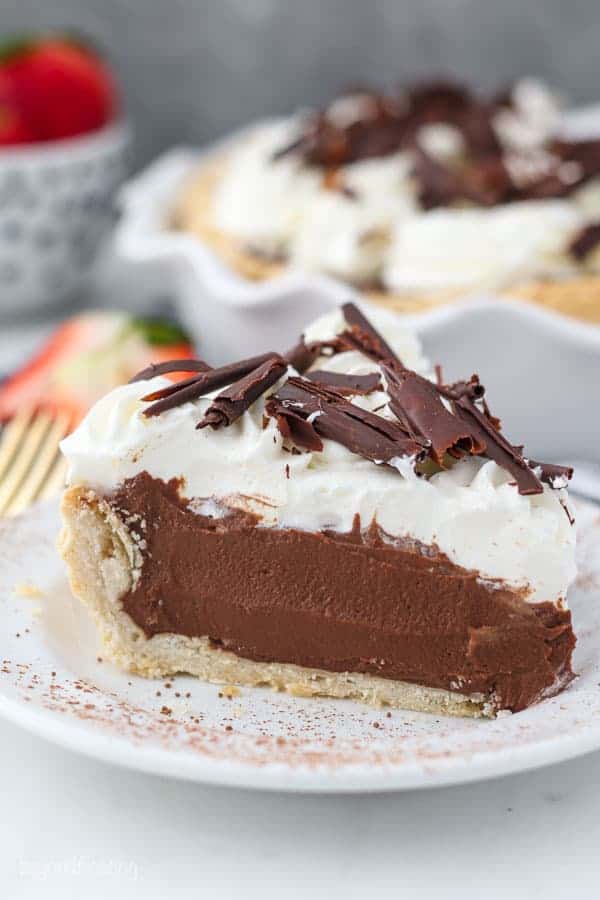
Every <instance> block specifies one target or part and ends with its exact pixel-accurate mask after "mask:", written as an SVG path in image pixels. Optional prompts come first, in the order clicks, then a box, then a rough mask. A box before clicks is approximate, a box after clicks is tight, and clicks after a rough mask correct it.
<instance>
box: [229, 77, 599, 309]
mask: <svg viewBox="0 0 600 900" xmlns="http://www.w3.org/2000/svg"><path fill="white" fill-rule="evenodd" d="M510 99H511V105H510V106H508V105H507V106H506V107H502V106H500V107H499V109H498V112H497V113H496V114H495V116H494V118H493V123H492V124H493V128H494V131H495V133H496V135H497V137H498V139H499V141H500V144H501V146H502V149H503V154H504V162H505V165H506V167H507V169H508V171H509V172H510V174H511V176H512V177H513V178H514V181H515V183H516V184H521V183H523V182H527V181H528V180H531V178H532V177H533V176H534V175H535V174H536V173H537V174H538V175H539V174H542V173H544V172H545V170H546V169H547V168H548V167H552V166H556V159H555V158H554V157H552V156H551V155H550V154H549V153H548V152H547V151H546V150H544V149H543V148H544V146H545V144H546V142H547V141H549V140H550V139H551V138H552V137H553V135H555V134H556V133H557V130H558V128H559V125H560V104H559V102H558V98H557V97H556V95H555V94H554V93H552V92H551V91H549V90H548V88H547V87H546V86H545V85H544V84H543V83H541V82H539V81H537V80H536V79H532V78H524V79H522V80H520V81H519V82H517V83H516V84H515V86H514V87H513V89H512V92H511V97H510ZM373 104H374V99H373V97H372V96H371V95H369V94H368V93H357V94H354V95H352V94H351V95H346V96H343V97H340V98H338V100H336V101H335V102H334V103H333V104H332V105H331V106H330V107H329V110H328V111H327V117H328V119H329V120H330V121H334V122H335V123H336V124H338V125H341V126H348V125H351V124H352V122H354V121H355V120H359V119H361V118H363V119H364V118H368V116H369V109H370V108H371V107H373ZM373 108H374V107H373ZM302 123H303V119H302V117H301V116H296V117H292V118H290V119H287V120H284V121H278V122H276V123H269V124H267V125H262V126H259V127H258V128H257V129H255V130H254V131H253V132H252V133H251V134H250V135H249V136H246V137H245V138H243V139H242V140H241V141H240V142H239V144H238V145H237V146H235V147H234V148H233V149H232V150H231V152H230V154H229V156H228V158H227V161H226V167H225V171H224V173H223V176H222V178H221V180H220V182H219V185H218V186H217V188H216V190H215V193H214V197H213V211H212V212H213V217H214V222H215V225H216V226H217V227H218V228H220V229H221V230H222V231H224V232H225V233H227V234H230V235H231V236H233V237H234V238H236V239H237V240H239V241H241V242H242V243H243V244H244V245H245V246H246V247H247V248H248V249H249V250H250V251H252V252H255V253H258V254H264V255H266V256H268V257H271V258H279V259H284V260H285V261H286V263H287V264H288V265H289V266H290V267H292V268H298V269H302V270H304V271H307V270H308V271H322V272H326V273H328V274H331V275H333V276H335V277H338V278H341V279H343V280H346V281H349V282H351V283H353V284H356V285H358V286H363V287H364V286H367V287H369V286H374V285H378V284H381V285H382V286H383V287H384V288H385V289H387V290H390V291H393V292H395V293H398V294H403V293H407V294H414V293H417V294H418V293H419V292H428V291H432V290H433V291H435V290H439V289H442V290H444V289H450V290H475V289H504V288H506V287H507V286H510V285H511V284H514V283H516V282H517V281H518V280H520V279H523V278H525V279H530V278H531V279H535V278H544V277H552V276H555V275H556V274H559V275H562V276H565V275H570V274H571V275H572V274H574V273H576V272H577V271H578V270H579V267H580V265H581V263H580V262H578V261H577V260H576V259H574V258H573V257H572V256H571V255H570V254H569V252H568V249H569V246H570V244H571V242H572V241H573V239H574V238H575V236H576V235H577V233H578V232H579V231H580V230H581V229H582V228H583V227H584V226H585V225H586V224H587V223H589V222H592V221H596V220H598V219H600V192H599V191H598V190H588V191H584V193H583V195H581V196H582V197H583V200H581V199H580V193H579V192H574V193H573V194H572V195H571V196H569V197H568V198H564V199H561V200H529V201H525V202H519V203H511V204H509V205H508V206H506V207H491V208H488V207H476V208H474V209H473V208H470V209H469V210H468V211H465V210H464V209H462V208H456V207H446V208H444V209H443V210H433V211H432V212H427V211H424V210H422V209H421V208H420V207H419V203H418V200H417V185H416V183H415V180H414V178H413V175H412V155H411V153H410V152H408V151H406V152H400V153H396V154H393V155H390V156H377V157H373V158H368V159H363V160H360V161H358V162H353V163H350V164H347V165H341V166H340V167H339V168H337V169H336V170H335V179H334V180H333V183H328V179H327V178H326V177H325V175H324V172H323V170H321V169H319V168H317V167H312V166H309V165H307V164H305V163H304V162H303V160H302V158H301V156H298V155H296V154H294V153H288V154H284V155H283V156H281V155H278V153H279V151H281V150H282V149H284V148H285V147H287V146H289V145H290V144H292V143H293V141H294V139H295V138H296V137H297V136H298V134H299V133H300V131H301V127H302ZM416 139H417V142H418V143H419V145H420V146H421V147H422V149H424V150H425V151H426V152H427V153H428V154H429V155H430V156H431V157H432V158H434V159H436V160H438V161H439V162H441V163H443V164H446V163H450V164H451V165H452V164H453V163H455V162H456V161H460V160H461V159H463V157H464V154H465V151H466V147H465V139H464V137H463V135H462V134H461V133H460V131H459V130H458V129H457V128H456V127H455V126H453V125H451V124H447V123H443V122H432V123H431V124H426V125H423V126H421V127H420V129H419V131H418V133H417V135H416ZM579 169H580V167H579V166H578V164H576V163H573V162H566V163H564V164H563V165H562V166H560V167H559V170H558V171H559V177H560V178H561V179H562V180H564V182H565V184H568V183H570V182H573V183H574V182H576V181H577V180H578V179H579V177H580V175H581V172H580V171H579ZM585 265H586V267H587V268H588V269H589V270H593V271H596V270H597V269H598V255H597V254H592V255H591V256H590V258H589V259H586V260H585ZM434 270H435V271H434Z"/></svg>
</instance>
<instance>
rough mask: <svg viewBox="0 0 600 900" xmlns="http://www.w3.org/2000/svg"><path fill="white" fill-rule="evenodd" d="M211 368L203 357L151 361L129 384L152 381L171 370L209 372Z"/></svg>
mask: <svg viewBox="0 0 600 900" xmlns="http://www.w3.org/2000/svg"><path fill="white" fill-rule="evenodd" d="M210 368H211V367H210V366H209V365H208V363H205V362H204V361H203V360H201V359H168V360H167V361H166V362H162V363H151V364H150V365H149V366H147V368H145V369H142V370H141V372H138V373H137V375H134V376H133V378H130V379H129V384H133V383H134V382H135V381H150V379H151V378H156V376H157V375H167V374H168V373H169V372H209V371H210Z"/></svg>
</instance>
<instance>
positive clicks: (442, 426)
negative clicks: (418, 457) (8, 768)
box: [382, 363, 486, 467]
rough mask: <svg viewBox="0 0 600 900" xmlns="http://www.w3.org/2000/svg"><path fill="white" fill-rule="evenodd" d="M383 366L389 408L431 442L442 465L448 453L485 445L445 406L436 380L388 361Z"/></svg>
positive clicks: (477, 450) (478, 449)
mask: <svg viewBox="0 0 600 900" xmlns="http://www.w3.org/2000/svg"><path fill="white" fill-rule="evenodd" d="M382 368H383V372H384V375H385V378H386V381H387V387H388V394H389V397H390V409H391V410H392V412H393V413H394V414H395V415H396V416H397V418H398V420H399V421H400V422H401V423H402V424H403V425H404V426H405V428H407V430H410V431H411V432H412V433H413V434H415V435H416V436H418V437H419V438H420V439H421V440H422V441H424V442H427V443H429V444H430V445H431V446H430V451H429V452H430V455H431V457H432V459H433V460H434V462H436V463H437V464H438V465H439V466H441V467H444V459H445V456H446V453H450V455H451V456H455V457H460V456H462V454H464V453H481V452H482V451H483V450H484V449H485V446H486V445H485V442H482V441H481V440H480V436H479V435H478V434H477V433H474V432H473V430H472V429H470V428H469V427H467V426H466V423H465V422H464V421H461V420H459V419H458V418H457V417H456V416H455V415H453V414H452V413H451V412H449V411H448V410H447V409H446V407H445V406H444V404H443V403H442V400H441V398H440V394H439V390H438V388H437V386H436V385H435V384H433V383H432V382H431V381H428V380H427V379H426V378H423V377H421V375H417V373H416V372H413V371H411V370H410V369H401V370H399V371H398V370H397V369H396V368H394V367H392V366H389V365H386V364H385V363H384V364H383V366H382Z"/></svg>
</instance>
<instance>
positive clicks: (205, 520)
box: [61, 304, 575, 715]
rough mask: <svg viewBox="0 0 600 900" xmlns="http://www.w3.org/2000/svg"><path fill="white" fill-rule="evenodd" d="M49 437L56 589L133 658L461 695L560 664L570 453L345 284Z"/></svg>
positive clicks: (418, 703)
mask: <svg viewBox="0 0 600 900" xmlns="http://www.w3.org/2000/svg"><path fill="white" fill-rule="evenodd" d="M373 321H374V322H375V324H377V321H378V317H377V316H375V317H374V320H373ZM171 371H177V372H179V373H181V372H182V371H184V372H189V377H187V378H185V380H183V381H179V382H178V383H176V384H173V382H171V381H169V380H168V379H167V378H165V377H163V376H164V374H165V373H168V372H171ZM63 451H64V454H65V456H66V457H67V459H68V461H69V466H70V475H69V484H70V486H69V487H68V489H67V490H66V492H65V495H64V499H63V506H62V509H63V522H64V527H63V532H62V537H61V549H62V553H63V556H64V559H65V561H66V563H67V566H68V569H69V575H70V579H71V584H72V588H73V591H74V593H75V595H76V596H77V597H79V598H80V599H81V600H82V601H83V602H84V603H85V604H86V605H87V606H88V607H89V609H90V611H91V612H92V614H93V616H94V618H95V620H96V622H97V624H98V626H99V628H100V631H101V633H102V637H103V640H104V643H105V645H106V653H107V655H108V656H109V657H110V658H111V659H113V660H114V661H115V662H116V663H117V664H118V665H120V666H122V667H124V668H126V669H128V670H130V671H133V672H138V673H140V674H143V675H147V676H150V677H158V676H166V675H171V674H175V673H177V672H188V673H192V674H194V675H197V676H198V677H200V678H202V679H205V680H207V681H212V682H219V683H238V684H244V685H270V686H272V687H274V688H276V689H278V690H286V691H289V692H291V693H295V694H300V695H302V696H311V695H315V696H330V697H351V698H354V699H357V700H361V701H364V702H367V703H371V704H390V705H393V706H398V707H404V708H409V709H417V710H425V711H435V712H443V713H452V714H464V715H494V714H495V713H496V712H498V711H499V710H512V711H517V710H521V709H523V708H525V707H527V706H529V705H530V704H532V703H535V702H536V701H538V700H540V699H541V698H544V697H548V696H551V695H552V694H555V693H557V692H558V691H560V690H561V689H562V688H563V687H564V686H565V685H567V684H568V683H569V681H570V680H571V679H572V677H573V675H572V671H571V666H570V660H571V653H572V650H573V647H574V644H575V638H574V635H573V631H572V627H571V618H570V613H569V611H568V610H567V608H566V593H567V588H568V587H569V584H570V583H571V581H572V579H573V577H574V574H575V564H574V544H575V530H574V527H573V518H572V515H571V512H570V509H569V505H568V500H567V496H566V490H565V487H566V484H567V482H568V479H569V477H570V472H569V470H567V469H563V468H561V467H557V466H550V465H544V464H542V463H537V462H533V461H531V460H528V459H526V458H525V457H524V456H523V455H522V452H521V448H519V447H515V446H513V445H512V444H511V443H510V442H509V441H508V440H507V439H506V438H505V437H504V436H503V435H502V433H501V431H500V423H499V422H498V420H497V419H496V418H495V417H494V416H493V415H492V413H491V412H490V410H489V407H488V405H487V402H486V399H485V397H484V389H483V387H482V385H481V384H480V382H479V380H478V379H477V377H476V376H472V377H471V378H470V379H469V380H468V381H463V382H458V383H455V384H445V383H443V381H442V378H441V373H440V372H439V370H438V373H437V376H436V377H433V376H432V374H431V372H430V371H429V367H428V363H427V361H426V360H425V359H424V358H423V357H422V355H421V352H420V348H419V346H418V343H417V342H416V340H415V338H414V337H412V336H411V335H410V334H408V333H406V332H404V331H402V330H401V329H400V328H399V327H398V326H394V327H390V328H387V330H386V339H384V338H383V337H382V336H381V335H380V334H379V333H378V332H377V331H376V330H375V328H374V327H373V325H372V324H371V323H370V322H368V321H367V320H366V319H365V318H364V317H363V315H362V314H361V312H360V311H359V310H358V309H357V308H356V307H354V306H352V305H350V304H348V305H346V306H345V307H343V308H342V309H341V310H339V311H338V312H336V313H334V314H332V315H330V316H327V317H325V318H323V319H321V320H319V321H318V322H317V323H315V324H314V325H313V326H311V327H310V328H309V329H308V330H307V332H306V333H305V335H304V336H303V339H302V340H301V341H300V343H299V344H298V345H297V346H296V347H294V348H293V349H292V350H290V351H288V352H287V353H285V354H278V353H275V352H274V353H267V354H263V355H262V356H259V357H255V358H253V359H247V360H241V361H239V362H235V363H232V364H231V365H228V366H224V367H221V368H217V369H213V368H210V367H209V366H208V365H206V364H205V363H202V362H200V361H198V360H193V361H188V362H186V361H181V360H178V361H174V362H173V363H172V364H170V363H163V364H161V365H159V366H154V367H150V369H148V370H145V371H144V372H142V373H140V374H139V376H137V378H136V379H135V380H134V381H133V382H132V383H130V384H128V385H125V386H123V387H120V388H117V389H116V390H114V391H113V392H112V393H110V394H108V395H107V396H106V397H105V398H104V399H103V400H101V401H100V402H99V403H97V404H96V406H95V407H94V408H93V409H92V410H91V412H90V413H89V414H88V416H87V417H86V418H85V420H84V421H83V422H82V424H81V425H80V426H79V428H78V429H77V431H75V432H74V434H72V435H71V436H70V437H69V438H67V439H66V440H65V441H64V442H63Z"/></svg>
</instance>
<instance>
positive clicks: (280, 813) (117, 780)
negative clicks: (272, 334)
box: [0, 278, 600, 900]
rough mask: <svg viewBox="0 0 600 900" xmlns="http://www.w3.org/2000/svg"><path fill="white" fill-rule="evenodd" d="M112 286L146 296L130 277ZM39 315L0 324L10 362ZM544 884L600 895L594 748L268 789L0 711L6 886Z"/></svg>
mask: <svg viewBox="0 0 600 900" xmlns="http://www.w3.org/2000/svg"><path fill="white" fill-rule="evenodd" d="M110 295H111V303H112V304H113V305H115V304H118V303H120V302H121V301H122V300H123V301H128V305H132V306H134V307H136V308H137V309H138V310H139V309H143V301H139V299H138V302H135V303H132V280H131V279H123V278H122V279H121V281H120V284H117V287H116V288H115V281H114V279H113V281H112V288H111V290H110ZM138 298H139V291H138ZM98 302H101V300H99V299H98V297H97V296H94V303H98ZM124 305H125V303H124ZM48 327H50V326H49V323H48V322H46V323H44V322H43V321H42V322H40V323H37V324H34V325H33V326H31V325H22V324H17V325H15V326H14V327H10V328H9V327H7V326H4V327H3V328H2V334H1V335H0V364H1V363H4V366H3V367H2V368H4V371H6V370H7V368H9V364H10V365H14V364H16V363H17V362H19V361H20V360H22V359H24V358H25V354H26V352H29V349H30V347H32V346H33V345H34V344H35V343H36V342H37V341H38V340H39V337H40V335H41V334H42V333H43V332H44V331H45V330H46V329H47V328H48ZM384 891H385V894H384V893H383V892H384ZM538 895H539V896H540V898H543V900H554V898H557V900H565V898H569V900H571V898H573V900H575V898H576V900H587V898H590V900H591V898H593V900H597V898H600V753H597V754H593V755H590V756H588V757H585V758H583V759H581V760H578V761H575V762H571V763H566V764H563V765H560V766H554V767H551V768H548V769H544V770H540V771H538V772H533V773H529V774H525V775H520V776H516V777H510V778H506V779H502V780H497V781H493V782H488V783H482V784H479V785H471V786H468V787H458V788H446V789H442V790H433V791H425V792H410V793H405V794H395V795H394V794H389V795H380V796H371V797H366V796H365V797H358V796H355V797H350V796H349V797H332V798H327V797H310V796H291V795H290V796H278V795H274V794H266V793H251V792H243V791H234V790H228V789H222V788H208V787H202V786H199V785H193V784H188V783H178V782H176V781H168V780H163V779H158V778H152V777H150V776H145V775H141V774H139V775H138V774H133V773H131V772H127V771H125V770H119V769H116V768H111V767H109V766H107V765H104V764H101V763H98V762H95V761H91V760H88V759H85V758H83V757H79V756H76V755H74V754H72V753H69V752H67V751H64V750H62V749H59V748H57V747H54V746H52V745H50V744H48V743H46V742H45V741H43V740H41V739H39V738H36V737H33V736H31V735H29V734H27V733H26V732H24V731H22V730H20V729H18V728H17V727H15V726H12V725H10V724H7V723H4V722H2V721H0V900H21V898H23V900H41V898H43V900H54V898H61V900H70V898H77V900H96V898H98V900H107V898H110V900H122V898H123V900H125V898H127V900H130V898H138V897H143V898H145V900H154V898H160V900H170V898H172V897H173V898H188V897H190V898H191V897H193V898H202V900H204V898H206V900H209V898H210V900H213V898H217V900H221V898H228V897H234V896H235V897H236V898H239V897H242V898H244V900H247V898H249V900H251V898H253V897H260V898H261V900H264V898H268V897H278V898H285V900H288V898H292V900H293V898H295V897H298V898H302V900H306V898H307V897H309V898H312V897H314V898H320V897H328V898H331V900H335V898H337V897H344V898H355V897H356V898H360V900H371V898H375V897H379V896H387V897H390V898H391V900H396V898H403V900H404V898H413V897H418V898H420V900H430V898H436V900H437V898H443V900H453V898H455V897H456V898H461V900H470V898H474V900H475V898H476V900H483V898H485V900H495V898H502V900H505V898H510V900H521V898H527V900H530V898H535V897H537V896H538Z"/></svg>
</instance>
